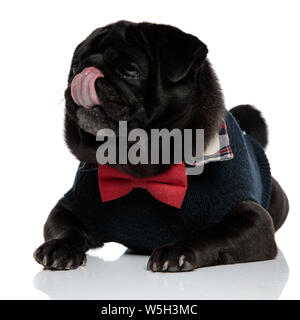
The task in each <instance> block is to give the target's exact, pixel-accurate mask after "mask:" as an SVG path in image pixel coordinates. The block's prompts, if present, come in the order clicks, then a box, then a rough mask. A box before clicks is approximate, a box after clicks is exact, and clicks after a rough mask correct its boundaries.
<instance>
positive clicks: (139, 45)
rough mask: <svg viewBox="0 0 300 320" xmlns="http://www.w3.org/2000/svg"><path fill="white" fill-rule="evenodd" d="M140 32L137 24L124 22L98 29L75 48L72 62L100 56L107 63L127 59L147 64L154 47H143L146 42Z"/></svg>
mask: <svg viewBox="0 0 300 320" xmlns="http://www.w3.org/2000/svg"><path fill="white" fill-rule="evenodd" d="M140 31H141V30H140V27H139V25H138V24H137V23H131V22H126V21H120V22H118V23H114V24H111V25H108V26H105V27H102V28H98V29H96V30H94V31H93V32H92V33H91V34H90V35H89V36H88V37H87V38H86V39H85V40H84V41H82V42H81V43H80V44H79V45H78V46H77V48H76V49H75V52H74V57H73V60H74V59H75V60H82V59H84V58H86V57H88V56H90V55H93V54H102V55H103V56H104V57H105V59H106V60H109V61H114V60H116V59H119V58H121V57H123V58H124V57H125V58H126V57H127V58H129V59H131V60H133V61H135V62H137V63H143V64H144V63H147V61H149V57H150V56H152V53H153V52H152V51H154V47H153V46H147V45H145V44H146V42H147V40H146V39H145V36H144V35H143V34H142V33H141V32H140Z"/></svg>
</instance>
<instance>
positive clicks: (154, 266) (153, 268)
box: [152, 262, 158, 271]
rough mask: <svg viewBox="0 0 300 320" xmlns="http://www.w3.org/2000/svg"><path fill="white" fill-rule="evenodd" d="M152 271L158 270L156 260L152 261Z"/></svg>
mask: <svg viewBox="0 0 300 320" xmlns="http://www.w3.org/2000/svg"><path fill="white" fill-rule="evenodd" d="M152 270H153V271H157V270H158V265H157V263H156V262H154V263H153V267H152Z"/></svg>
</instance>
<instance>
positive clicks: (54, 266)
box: [51, 259, 58, 268]
mask: <svg viewBox="0 0 300 320" xmlns="http://www.w3.org/2000/svg"><path fill="white" fill-rule="evenodd" d="M57 267H58V260H57V259H56V260H54V262H53V263H52V265H51V268H57Z"/></svg>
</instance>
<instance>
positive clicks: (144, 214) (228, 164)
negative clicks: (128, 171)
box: [64, 112, 271, 251]
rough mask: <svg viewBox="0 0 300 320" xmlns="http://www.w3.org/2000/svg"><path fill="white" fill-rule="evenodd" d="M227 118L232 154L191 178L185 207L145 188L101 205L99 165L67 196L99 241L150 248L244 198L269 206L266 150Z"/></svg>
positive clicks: (80, 176) (85, 171) (82, 171)
mask: <svg viewBox="0 0 300 320" xmlns="http://www.w3.org/2000/svg"><path fill="white" fill-rule="evenodd" d="M225 121H226V124H227V129H228V135H229V139H230V146H231V149H232V152H233V155H234V157H233V159H231V160H228V161H219V162H212V163H208V164H206V165H205V167H204V171H203V173H202V174H200V175H198V176H188V188H187V192H186V195H185V198H184V201H183V203H182V207H181V209H177V208H175V207H171V206H168V205H166V204H164V203H161V202H159V201H158V200H156V199H155V198H154V197H152V196H151V194H150V193H148V192H147V191H146V190H144V189H134V190H133V191H132V192H131V193H130V194H128V195H126V196H124V197H122V198H119V199H116V200H113V201H108V202H104V203H102V201H101V196H100V192H99V187H98V175H97V168H86V167H85V166H82V165H80V166H79V169H78V171H77V174H76V178H75V182H74V185H73V187H72V188H71V190H70V191H69V192H68V193H66V194H65V196H64V197H65V200H66V201H68V203H69V204H70V206H71V207H72V211H73V212H74V214H75V215H76V216H77V217H78V218H79V219H80V220H81V221H82V223H83V224H84V226H85V227H86V229H87V230H88V231H89V232H91V233H92V234H93V235H94V237H96V238H97V239H98V240H99V241H102V242H110V241H114V242H118V243H121V244H123V245H125V246H126V247H129V248H133V249H140V250H147V251H151V250H152V249H154V248H156V247H158V246H161V245H164V244H166V243H169V242H172V241H174V240H177V239H180V238H184V237H185V236H190V235H191V234H192V233H195V234H196V233H197V232H200V230H201V229H202V228H205V227H207V226H209V225H211V224H214V223H217V222H219V221H220V220H222V218H223V217H224V216H225V215H226V214H227V213H228V212H229V211H230V210H231V208H232V207H233V206H234V205H236V204H237V203H238V202H240V201H243V200H253V201H255V202H257V203H259V204H261V205H262V206H263V207H264V208H265V209H266V210H268V209H269V202H270V195H271V173H270V167H269V163H268V160H267V158H266V155H265V153H264V150H263V148H262V147H261V145H260V144H259V143H258V142H257V141H256V140H255V139H253V138H252V137H250V136H248V135H245V134H243V132H242V131H241V129H240V127H239V124H238V123H237V121H236V120H235V118H234V117H233V116H232V114H231V113H230V112H228V113H227V116H226V118H225Z"/></svg>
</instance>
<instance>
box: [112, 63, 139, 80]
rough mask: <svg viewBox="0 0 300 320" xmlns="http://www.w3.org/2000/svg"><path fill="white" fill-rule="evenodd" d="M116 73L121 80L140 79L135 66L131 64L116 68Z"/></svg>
mask: <svg viewBox="0 0 300 320" xmlns="http://www.w3.org/2000/svg"><path fill="white" fill-rule="evenodd" d="M116 72H117V73H118V74H119V75H120V76H121V77H122V78H129V79H139V78H140V72H139V71H138V69H137V67H136V66H135V64H134V63H132V62H131V63H126V64H123V65H121V66H119V67H118V68H116Z"/></svg>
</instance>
